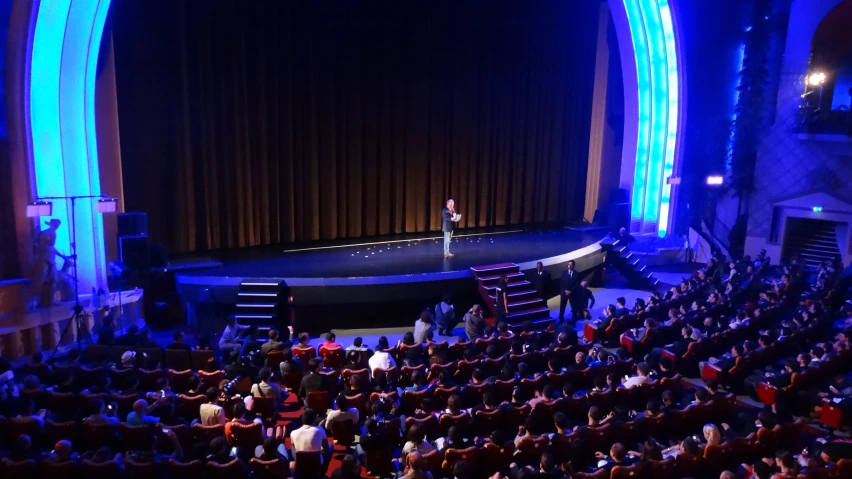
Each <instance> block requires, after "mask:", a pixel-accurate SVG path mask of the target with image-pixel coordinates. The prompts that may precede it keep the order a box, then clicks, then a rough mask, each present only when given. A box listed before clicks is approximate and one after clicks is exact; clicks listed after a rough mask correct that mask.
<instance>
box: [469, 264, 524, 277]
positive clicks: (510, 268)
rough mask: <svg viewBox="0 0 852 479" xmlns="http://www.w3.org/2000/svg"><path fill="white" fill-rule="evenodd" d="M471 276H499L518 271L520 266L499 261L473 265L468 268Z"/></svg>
mask: <svg viewBox="0 0 852 479" xmlns="http://www.w3.org/2000/svg"><path fill="white" fill-rule="evenodd" d="M470 271H471V273H473V277H474V278H477V279H479V278H480V277H481V276H498V277H499V276H500V275H501V274H510V273H519V272H520V271H521V267H520V266H518V265H516V264H515V263H499V264H491V265H486V266H474V267H472V268H470Z"/></svg>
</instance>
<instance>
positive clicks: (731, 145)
mask: <svg viewBox="0 0 852 479" xmlns="http://www.w3.org/2000/svg"><path fill="white" fill-rule="evenodd" d="M749 30H751V27H747V28H746V31H747V32H748V31H749ZM743 60H745V42H743V43H740V47H739V48H738V49H737V87H736V88H734V98H733V102H734V103H733V105H732V108H731V109H732V111H733V113H732V114H731V123H732V124H735V123H736V122H737V105H738V104H739V103H740V85H742V82H743V77H742V71H743ZM733 148H734V129H733V128H731V134H730V136H729V137H728V152H727V153H728V156H727V157H725V171H731V150H733Z"/></svg>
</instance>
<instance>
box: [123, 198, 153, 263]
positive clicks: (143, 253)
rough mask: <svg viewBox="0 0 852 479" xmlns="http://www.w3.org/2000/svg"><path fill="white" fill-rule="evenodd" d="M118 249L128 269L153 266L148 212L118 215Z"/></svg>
mask: <svg viewBox="0 0 852 479" xmlns="http://www.w3.org/2000/svg"><path fill="white" fill-rule="evenodd" d="M118 251H119V257H120V258H121V262H122V264H124V266H125V267H127V268H128V269H130V270H132V271H135V272H141V271H147V270H148V269H150V268H151V253H150V247H149V241H148V215H147V214H146V213H122V214H120V215H118Z"/></svg>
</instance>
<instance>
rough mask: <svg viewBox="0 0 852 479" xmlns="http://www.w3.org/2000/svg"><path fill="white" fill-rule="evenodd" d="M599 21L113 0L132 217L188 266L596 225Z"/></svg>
mask: <svg viewBox="0 0 852 479" xmlns="http://www.w3.org/2000/svg"><path fill="white" fill-rule="evenodd" d="M598 5H599V1H597V0H572V1H570V2H568V1H561V0H544V1H535V2H519V1H473V0H469V1H404V2H397V1H393V2H392V1H345V2H344V1H272V0H268V1H261V0H258V1H246V0H182V1H174V0H122V1H119V2H114V3H113V12H112V16H111V19H110V20H111V21H110V23H111V25H112V28H113V32H114V35H115V52H116V64H117V89H118V95H119V118H120V128H121V149H122V167H123V177H124V196H125V204H126V207H127V210H128V211H147V212H148V214H149V227H150V230H151V234H152V235H153V236H155V237H157V238H158V239H160V240H162V241H163V242H164V243H165V244H166V246H167V247H169V248H170V249H171V250H172V251H175V252H188V251H199V250H209V249H220V248H236V247H244V246H252V245H263V244H275V243H286V242H294V241H309V240H319V239H323V240H327V239H336V238H353V237H367V236H374V235H384V234H394V233H408V232H423V231H435V230H439V229H440V225H441V223H440V210H441V208H442V207H443V204H444V202H445V201H446V199H447V198H449V197H452V198H454V199H455V200H456V205H457V206H458V208H459V210H460V211H461V212H462V213H463V214H464V219H463V221H462V224H461V226H462V227H485V226H497V225H509V224H512V225H515V224H531V223H545V222H565V221H569V220H573V219H577V218H580V217H581V216H582V213H583V201H584V197H585V181H586V165H587V160H588V158H587V157H588V139H589V122H590V115H591V91H592V85H591V84H592V81H593V76H594V54H595V40H596V32H595V28H596V25H597V20H596V19H597V12H598Z"/></svg>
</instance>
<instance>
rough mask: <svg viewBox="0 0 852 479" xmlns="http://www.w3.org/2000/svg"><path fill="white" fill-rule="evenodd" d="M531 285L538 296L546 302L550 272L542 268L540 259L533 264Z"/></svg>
mask: <svg viewBox="0 0 852 479" xmlns="http://www.w3.org/2000/svg"><path fill="white" fill-rule="evenodd" d="M533 275H534V276H533V278H532V281H531V283H532V285H533V288H534V289H535V292H536V294H537V295H538V297H539V298H541V299H543V300H544V302H545V303H546V302H547V298H548V296H550V295H549V294H548V293H549V292H550V288H551V286H550V272H549V271H547V270H546V269H544V265H543V264H542V262H541V261H539V262H538V263H536V264H535V272H534V273H533Z"/></svg>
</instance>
